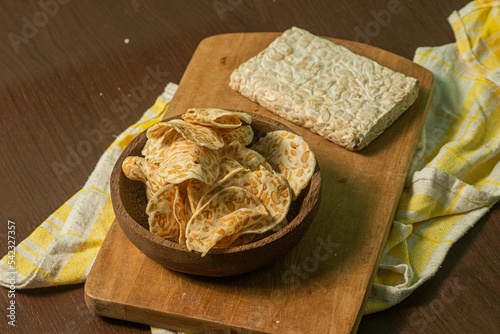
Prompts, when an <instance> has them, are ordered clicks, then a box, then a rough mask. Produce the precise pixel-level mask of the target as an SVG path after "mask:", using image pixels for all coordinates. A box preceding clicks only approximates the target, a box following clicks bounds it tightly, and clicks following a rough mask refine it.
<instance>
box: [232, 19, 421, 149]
mask: <svg viewBox="0 0 500 334" xmlns="http://www.w3.org/2000/svg"><path fill="white" fill-rule="evenodd" d="M230 87H231V88H233V89H234V90H236V91H238V92H239V93H240V94H242V95H243V96H245V97H247V98H248V99H250V100H252V101H254V102H257V103H259V104H260V105H261V106H263V107H265V108H267V109H269V110H270V111H272V112H274V113H275V114H277V115H279V116H281V117H283V118H285V119H287V120H289V121H291V122H294V123H296V124H298V125H301V126H303V127H306V128H308V129H309V130H311V131H313V132H315V133H317V134H319V135H321V136H323V137H325V138H327V139H329V140H331V141H332V142H334V143H336V144H338V145H341V146H343V147H345V148H347V149H349V150H353V151H357V150H360V149H362V148H364V147H366V145H368V144H369V143H370V142H371V141H372V140H373V139H375V138H376V137H377V136H379V135H380V134H381V133H382V132H384V130H385V129H386V128H387V127H388V126H389V125H391V124H392V123H393V122H394V121H395V120H396V119H397V118H398V117H399V116H400V115H401V114H402V113H403V112H404V111H405V110H406V109H408V108H409V107H410V106H411V105H412V103H413V102H414V101H415V100H416V98H417V96H418V91H419V82H418V80H416V79H414V78H411V77H407V76H405V75H404V74H402V73H398V72H395V71H393V70H391V69H389V68H386V67H384V66H382V65H380V64H378V63H377V62H375V61H373V60H371V59H368V58H366V57H363V56H360V55H357V54H355V53H353V52H351V51H350V50H348V49H347V48H345V47H343V46H340V45H338V44H335V43H333V42H331V41H329V40H326V39H324V38H320V37H317V36H314V35H313V34H311V33H309V32H307V31H305V30H303V29H299V28H296V27H293V28H291V29H289V30H287V31H285V32H284V33H283V35H281V36H280V37H278V38H277V39H276V40H274V41H273V42H272V43H271V44H270V45H269V46H268V47H267V48H266V49H265V50H263V51H262V52H260V53H259V54H258V55H257V56H255V57H253V58H251V59H250V60H248V61H247V62H245V63H243V64H242V65H240V66H239V67H238V68H237V69H236V70H234V72H233V73H232V74H231V80H230Z"/></svg>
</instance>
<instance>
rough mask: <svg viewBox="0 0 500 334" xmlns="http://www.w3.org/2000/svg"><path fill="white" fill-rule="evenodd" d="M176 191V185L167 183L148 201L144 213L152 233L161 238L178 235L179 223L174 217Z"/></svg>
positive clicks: (177, 190)
mask: <svg viewBox="0 0 500 334" xmlns="http://www.w3.org/2000/svg"><path fill="white" fill-rule="evenodd" d="M178 192H179V188H178V186H176V185H175V184H170V183H168V184H166V185H164V186H163V187H162V188H161V189H160V190H159V191H158V192H156V194H155V195H154V196H153V198H151V200H150V201H149V203H148V205H147V207H146V213H147V214H148V216H149V219H148V223H149V230H150V231H151V232H152V233H154V234H156V235H158V236H160V237H163V238H175V237H177V236H178V235H179V230H180V228H179V223H178V222H177V220H176V219H175V217H174V203H175V199H176V196H178Z"/></svg>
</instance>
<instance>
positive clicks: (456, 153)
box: [365, 1, 500, 314]
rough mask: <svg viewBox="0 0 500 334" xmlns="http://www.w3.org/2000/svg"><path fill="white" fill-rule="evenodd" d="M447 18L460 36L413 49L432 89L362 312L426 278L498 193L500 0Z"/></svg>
mask: <svg viewBox="0 0 500 334" xmlns="http://www.w3.org/2000/svg"><path fill="white" fill-rule="evenodd" d="M448 20H449V22H450V24H451V26H452V28H453V31H454V33H455V36H456V40H457V42H456V43H452V44H448V45H444V46H441V47H424V48H419V49H417V51H416V54H415V58H414V61H415V62H416V63H418V64H420V65H422V66H424V67H425V68H427V69H429V70H430V71H431V72H432V73H433V74H434V78H435V88H434V96H433V98H432V101H431V105H430V109H429V113H428V116H427V119H426V123H425V127H424V132H423V134H422V137H421V138H420V142H419V146H418V150H417V154H416V156H415V158H414V161H413V165H412V168H411V171H410V177H409V178H408V181H407V184H406V187H405V189H404V192H403V196H402V198H401V200H400V202H399V206H398V210H397V212H396V217H395V220H394V222H393V226H392V229H391V232H390V235H389V240H388V241H387V245H386V247H385V249H384V253H383V257H382V260H381V263H380V267H379V270H378V274H377V276H376V278H375V284H374V285H373V287H372V290H371V294H370V298H369V300H368V304H367V305H366V308H365V314H368V313H373V312H377V311H381V310H384V309H387V308H389V307H391V306H393V305H395V304H397V303H399V302H400V301H402V300H403V299H404V298H406V297H407V296H408V295H410V293H412V292H413V291H414V290H415V289H416V288H418V287H419V286H420V285H422V284H423V283H424V282H425V281H427V280H429V279H430V278H431V277H432V276H433V275H434V274H435V273H436V271H437V270H438V268H439V266H440V265H441V263H442V262H443V260H444V258H445V256H446V254H447V253H448V250H449V249H450V247H451V246H452V245H453V244H454V243H455V242H456V241H457V240H458V239H459V238H460V237H461V236H463V235H464V234H465V232H467V230H468V229H469V228H471V227H472V226H473V225H474V223H476V222H477V221H478V220H479V219H480V218H481V217H482V216H483V215H484V214H485V213H486V212H487V211H488V210H489V209H490V208H491V207H492V206H493V205H494V204H495V203H496V202H497V201H498V200H499V199H500V163H499V160H500V143H499V135H500V95H499V93H500V87H499V85H500V2H499V1H474V2H471V3H469V4H468V5H466V6H465V7H464V8H462V9H461V10H460V11H458V12H454V13H452V14H451V16H450V17H449V18H448Z"/></svg>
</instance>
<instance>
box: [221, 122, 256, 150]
mask: <svg viewBox="0 0 500 334" xmlns="http://www.w3.org/2000/svg"><path fill="white" fill-rule="evenodd" d="M219 133H220V134H221V136H222V140H224V143H225V144H231V143H232V142H233V141H235V140H236V141H239V142H240V143H241V144H242V145H243V146H247V145H249V144H250V143H251V142H252V140H253V129H252V126H251V125H242V126H240V127H238V128H235V129H219Z"/></svg>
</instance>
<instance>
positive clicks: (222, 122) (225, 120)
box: [182, 108, 252, 128]
mask: <svg viewBox="0 0 500 334" xmlns="http://www.w3.org/2000/svg"><path fill="white" fill-rule="evenodd" d="M182 118H183V119H184V120H186V121H188V122H191V123H196V124H200V125H205V126H211V127H217V128H237V127H239V126H241V125H242V124H251V123H252V117H251V116H250V115H248V114H246V113H242V112H236V111H229V110H224V109H218V108H192V109H188V111H187V112H186V113H185V114H184V115H182Z"/></svg>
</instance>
